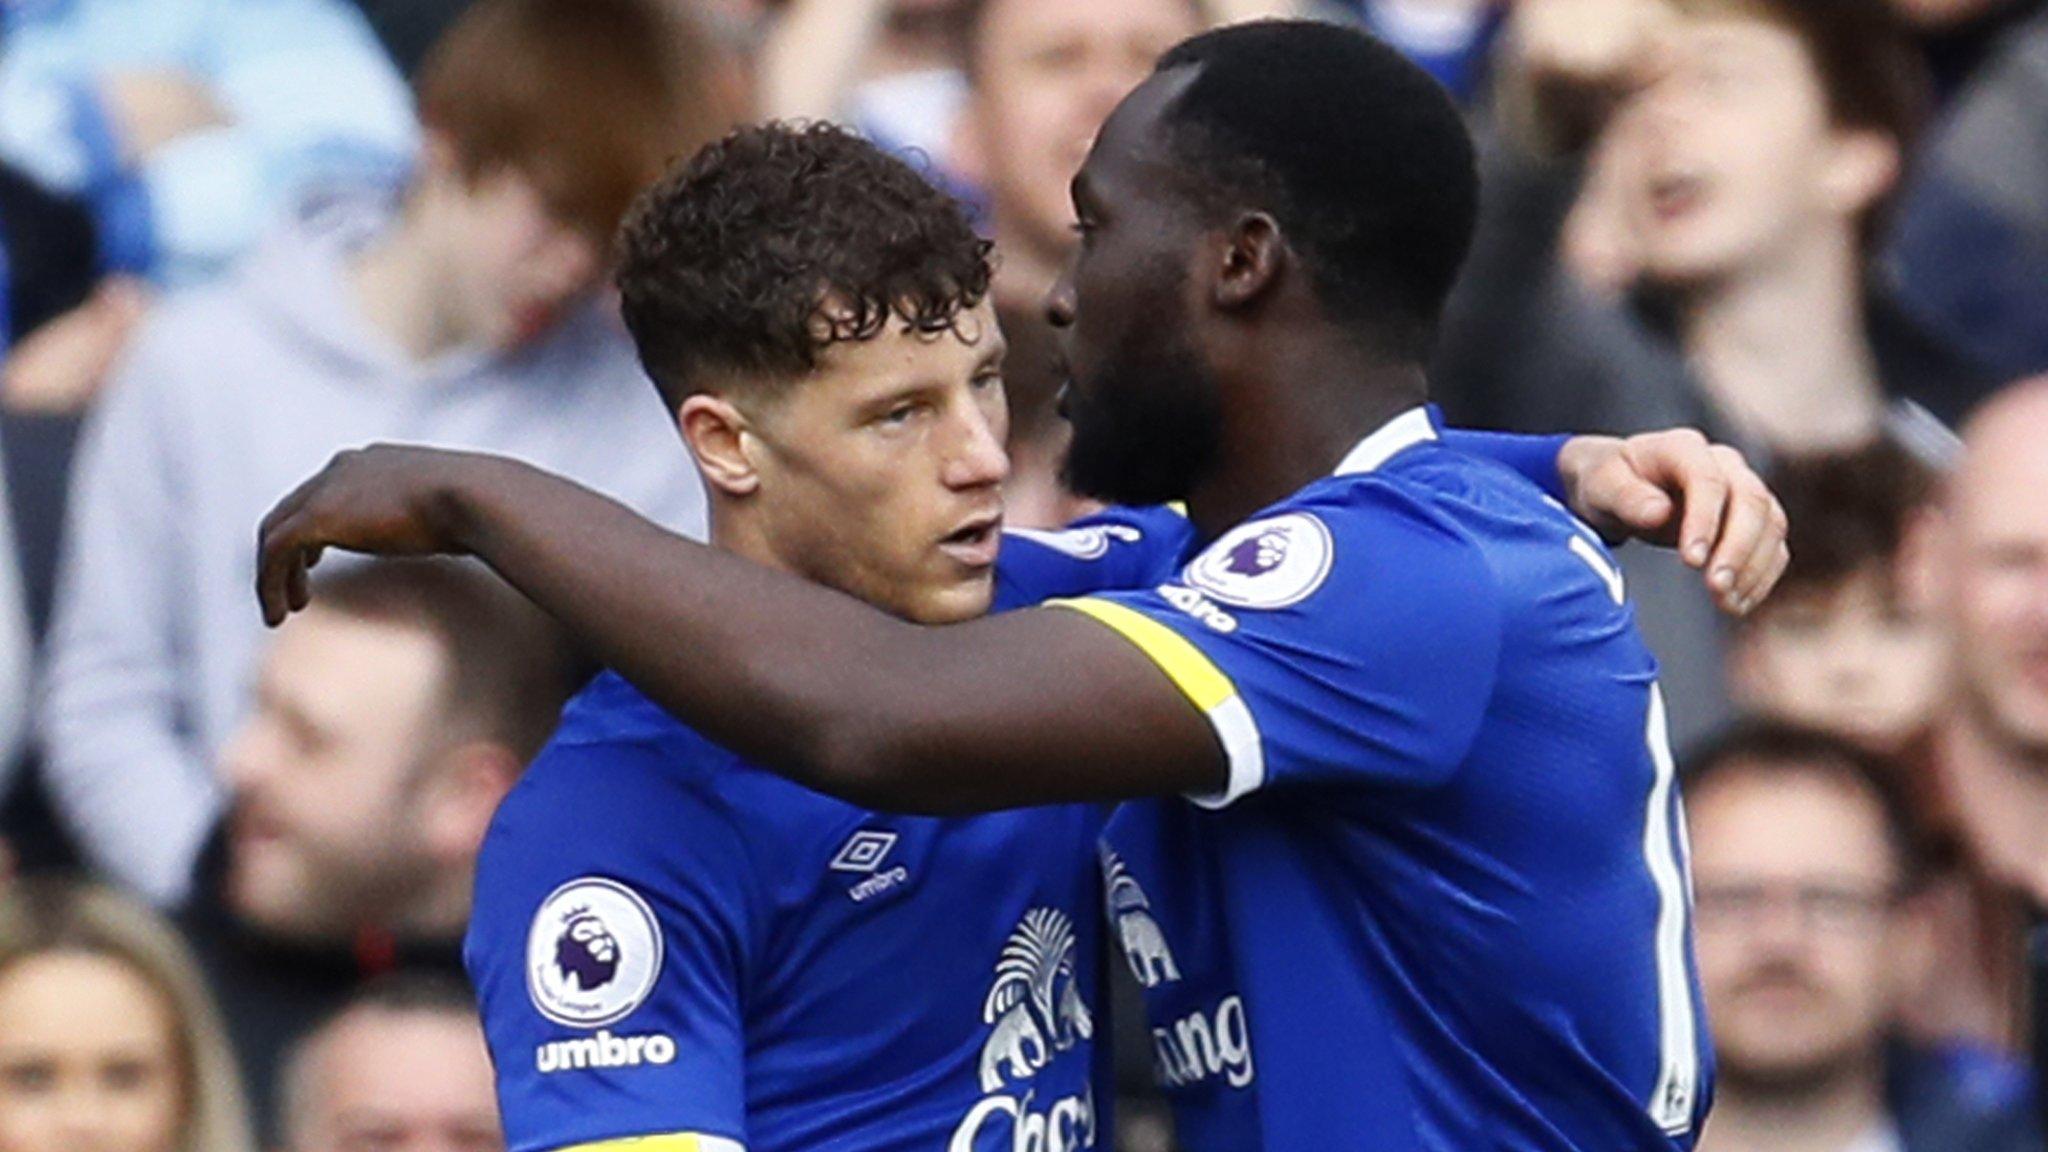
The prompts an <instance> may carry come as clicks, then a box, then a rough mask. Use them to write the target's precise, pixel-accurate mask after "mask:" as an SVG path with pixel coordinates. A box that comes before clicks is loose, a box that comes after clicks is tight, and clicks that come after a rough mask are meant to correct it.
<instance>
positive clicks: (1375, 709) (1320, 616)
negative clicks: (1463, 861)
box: [1060, 481, 1501, 807]
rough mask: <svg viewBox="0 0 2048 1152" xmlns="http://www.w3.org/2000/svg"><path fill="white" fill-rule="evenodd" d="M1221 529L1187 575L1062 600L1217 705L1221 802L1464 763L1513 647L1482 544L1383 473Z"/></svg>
mask: <svg viewBox="0 0 2048 1152" xmlns="http://www.w3.org/2000/svg"><path fill="white" fill-rule="evenodd" d="M1342 491H1343V492H1344V496H1343V498H1342V499H1341V500H1331V501H1316V502H1307V503H1302V504H1298V505H1295V506H1293V507H1290V508H1283V509H1282V510H1280V511H1277V512H1276V513H1274V514H1271V515H1268V516H1264V517H1261V518H1260V519H1257V520H1253V521H1249V522H1247V523H1245V524H1241V525H1239V526H1238V527H1237V528H1235V529H1233V530H1231V531H1229V532H1227V533H1225V534H1224V535H1223V536H1222V537H1220V538H1219V539H1218V540H1217V541H1216V542H1215V543H1214V544H1212V545H1211V546H1210V547H1209V548H1207V549H1205V550H1204V551H1203V552H1202V553H1201V554H1200V555H1198V556H1197V557H1195V559H1194V560H1193V561H1192V562H1190V563H1189V564H1188V565H1187V567H1186V568H1185V569H1184V570H1183V571H1182V572H1181V573H1180V575H1179V576H1178V578H1177V579H1175V580H1173V581H1171V582H1168V583H1165V584H1162V585H1159V586H1157V587H1154V588H1151V589H1147V590H1143V591H1133V592H1115V593H1103V594H1099V595H1096V596H1090V597H1086V598H1082V599H1078V600H1066V601H1061V602H1060V605H1061V606H1062V607H1068V608H1072V609H1075V610H1077V611H1081V612H1084V613H1086V614H1087V615H1090V616H1092V617H1094V618H1095V619H1097V620H1099V621H1101V622H1102V623H1103V624H1105V625H1107V626H1109V627H1110V628H1112V629H1114V630H1115V631H1117V632H1118V633H1120V634H1121V635H1123V636H1124V637H1125V638H1126V639H1128V640H1129V641H1131V642H1132V643H1133V644H1135V645H1136V646H1137V647H1138V648H1139V649H1141V650H1142V651H1143V652H1144V653H1145V654H1146V655H1147V656H1148V657H1149V658H1151V659H1152V661H1153V662H1154V663H1156V664H1158V665H1159V666H1160V668H1161V669H1162V670H1163V671H1165V672H1166V673H1167V675H1168V676H1170V677H1171V678H1172V679H1173V681H1174V682H1175V684H1177V685H1178V686H1179V687H1180V688H1181V690H1182V691H1183V692H1184V693H1186V694H1187V696H1188V698H1189V699H1190V700H1191V701H1192V702H1193V703H1194V704H1195V706H1196V707H1198V708H1200V709H1201V710H1202V711H1203V713H1204V714H1205V715H1206V716H1207V717H1208V718H1209V722H1210V723H1211V725H1212V726H1213V727H1214V728H1215V730H1216V735H1217V738H1218V740H1219V741H1220V742H1221V744H1222V745H1223V748H1224V750H1225V752H1226V754H1227V756H1228V758H1229V764H1230V777H1229V783H1228V785H1227V786H1226V788H1225V790H1224V791H1223V792H1221V793H1219V794H1216V795H1211V796H1196V797H1191V798H1190V799H1193V800H1194V801H1195V802H1196V803H1199V804H1203V805H1205V806H1210V807H1221V806H1224V805H1226V804H1229V803H1231V802H1233V801H1235V800H1237V799H1239V798H1240V797H1243V796H1245V795H1247V794H1249V793H1251V792H1255V791H1259V790H1261V789H1273V788H1284V787H1289V786H1298V785H1336V786H1345V785H1356V786H1430V785H1434V784H1437V783H1441V782H1442V781H1443V780H1445V779H1447V778H1448V777H1449V776H1450V774H1451V773H1453V772H1454V771H1455V770H1456V768H1457V766H1458V765H1459V764H1460V763H1462V762H1463V760H1464V758H1465V756H1466V753H1467V752H1468V750H1469V748H1470V745H1471V743H1472V740H1473V738H1474V736H1475V734H1476V733H1477V731H1478V728H1479V724H1480V721H1481V719H1482V718H1483V716H1484V715H1485V712H1486V707H1487V701H1488V699H1489V697H1490V695H1491V692H1492V686H1493V680H1494V671H1495V666H1496V663H1497V661H1498V657H1499V652H1500V646H1501V638H1500V631H1501V610H1500V604H1499V599H1498V592H1497V583H1496V581H1495V580H1494V578H1493V576H1492V573H1491V571H1490V569H1489V567H1488V565H1487V562H1486V557H1485V555H1484V554H1483V553H1482V552H1481V551H1480V549H1479V547H1478V546H1477V545H1476V544H1475V543H1473V542H1472V541H1471V540H1470V539H1469V538H1467V537H1466V536H1465V535H1464V534H1463V533H1462V532H1461V531H1460V530H1459V529H1458V527H1457V526H1456V525H1455V524H1454V523H1452V522H1450V521H1449V520H1447V519H1446V518H1445V517H1443V516H1441V515H1439V514H1437V513H1434V512H1433V511H1432V510H1431V509H1430V508H1429V507H1427V506H1426V503H1425V502H1424V501H1423V500H1420V499H1417V498H1415V497H1413V496H1410V495H1408V494H1406V493H1401V492H1395V491H1391V490H1389V489H1388V488H1387V487H1386V486H1383V485H1380V484H1378V483H1377V482H1374V481H1365V482H1359V483H1355V484H1352V485H1348V486H1346V487H1345V488H1344V489H1342Z"/></svg>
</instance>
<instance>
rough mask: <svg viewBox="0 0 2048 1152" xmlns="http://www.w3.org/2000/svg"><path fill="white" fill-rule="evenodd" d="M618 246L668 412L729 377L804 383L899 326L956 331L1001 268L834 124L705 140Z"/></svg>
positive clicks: (930, 197) (889, 160) (630, 304)
mask: <svg viewBox="0 0 2048 1152" xmlns="http://www.w3.org/2000/svg"><path fill="white" fill-rule="evenodd" d="M621 248H622V252H621V257H620V262H619V273H618V284H619V291H620V294H621V296H622V298H623V302H624V309H625V316H626V326H627V327H628V328H629V329H631V330H632V333H633V341H634V344H635V345H636V346H637V347H638V348H639V352H640V363H641V365H642V366H643V367H645V368H646V369H647V374H648V375H649V376H650V377H652V378H653V380H654V383H655V387H657V388H658V389H660V391H661V395H662V399H663V400H664V401H666V402H667V403H668V405H669V407H670V408H671V409H673V408H675V407H676V406H677V405H679V404H681V403H682V401H683V399H684V398H685V397H687V396H689V395H691V394H692V393H695V392H701V391H703V390H704V389H705V388H706V387H708V386H709V384H710V383H711V382H712V381H713V380H714V379H717V378H721V377H723V378H731V377H741V378H763V377H766V378H770V379H776V380H785V381H786V380H790V379H794V378H797V377H800V376H802V375H803V374H805V373H807V372H809V371H810V370H812V369H813V368H815V367H816V366H817V362H818V355H819V354H820V353H821V352H822V351H823V350H824V349H825V348H827V347H829V346H830V345H832V344H835V343H838V342H839V341H842V340H866V339H868V338H870V337H872V336H874V335H875V334H876V333H878V332H880V331H881V330H882V328H883V326H884V325H885V324H887V323H888V322H889V321H890V320H891V318H896V319H900V320H902V321H903V322H904V323H905V324H906V325H908V326H909V327H910V328H913V329H916V330H918V331H925V332H937V331H942V330H944V329H947V328H950V327H951V326H952V325H953V324H954V323H955V321H957V320H958V318H959V316H960V314H961V313H962V312H964V311H967V310H969V309H972V308H974V307H976V306H978V305H979V304H980V303H981V301H982V299H983V298H984V297H986V296H987V295H988V289H989V278H990V273H991V269H990V265H989V249H990V245H989V242H988V241H986V240H984V239H982V238H981V237H980V236H979V235H977V234H976V233H975V231H974V228H973V226H972V225H971V224H969V223H968V220H967V214H966V211H965V209H963V208H962V206H961V205H960V204H959V202H958V201H956V200H954V199H953V198H952V197H950V196H947V195H946V194H945V193H944V192H941V191H940V190H939V189H937V188H936V187H934V186H933V185H932V184H930V183H929V182H927V181H926V180H925V179H924V177H923V176H921V175H919V174H918V172H917V171H916V170H915V169H913V168H912V167H911V166H910V165H909V164H907V163H905V162H904V161H902V160H901V159H898V158H897V157H895V156H892V155H890V154H888V153H887V152H884V151H882V150H881V149H880V148H878V147H876V146H875V145H874V144H872V143H869V142H868V141H867V140H864V139H862V138H861V137H860V136H858V135H856V134H854V133H853V132H852V131H850V130H848V129H846V128H842V127H840V126H838V125H835V124H825V123H819V124H808V125H806V124H790V123H769V124H760V125H752V126H748V127H744V128H740V129H738V130H737V131H734V132H732V133H731V134H729V135H727V136H726V137H725V138H724V139H722V140H719V141H717V142H715V143H712V144H710V145H707V146H706V147H705V148H704V149H703V150H701V151H699V152H698V153H697V154H696V155H695V156H693V157H691V158H690V159H689V160H688V161H687V162H686V163H683V164H681V165H679V166H677V167H676V168H674V169H671V170H670V172H669V173H668V174H667V175H666V176H664V177H663V178H662V180H661V181H660V182H659V183H658V184H656V185H655V186H654V187H653V188H651V189H649V190H648V191H647V192H646V193H645V194H644V195H642V196H641V198H640V200H639V202H638V203H637V204H636V205H635V206H634V208H633V211H632V212H631V214H630V215H629V216H628V218H627V221H626V226H625V230H624V232H623V234H622V237H621ZM828 306H829V308H830V309H832V310H831V311H828ZM840 308H844V309H845V311H844V312H840V311H837V309H840Z"/></svg>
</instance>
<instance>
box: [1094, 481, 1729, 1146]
mask: <svg viewBox="0 0 2048 1152" xmlns="http://www.w3.org/2000/svg"><path fill="white" fill-rule="evenodd" d="M1184 559H1185V560H1186V563H1185V565H1184V566H1182V567H1180V570H1179V575H1178V576H1177V577H1173V578H1170V579H1168V580H1166V581H1165V583H1164V586H1162V587H1148V588H1144V589H1142V590H1137V591H1124V592H1112V593H1105V594H1103V595H1102V596H1100V597H1099V599H1101V600H1104V601H1107V602H1109V603H1111V604H1114V605H1120V606H1122V607H1123V608H1125V609H1128V610H1131V611H1135V612H1138V613H1140V614H1142V615H1143V616H1145V617H1146V618H1148V619H1149V620H1151V621H1153V622H1155V623H1156V624H1158V625H1161V626H1163V627H1165V628H1166V629H1169V630H1170V631H1171V632H1172V633H1173V634H1174V635H1177V636H1178V637H1180V638H1181V639H1182V640H1184V641H1186V642H1187V643H1188V644H1189V645H1192V646H1193V648H1194V649H1196V650H1197V651H1198V652H1200V653H1201V654H1202V655H1203V656H1204V657H1206V659H1207V661H1208V662H1209V663H1210V665H1211V666H1212V667H1213V668H1214V669H1216V670H1218V671H1219V672H1220V673H1221V674H1222V675H1223V676H1224V677H1225V678H1226V680H1227V682H1228V685H1229V687H1230V690H1231V691H1232V692H1233V693H1234V696H1235V700H1236V701H1237V702H1238V703H1239V704H1241V706H1242V709H1243V713H1244V714H1245V715H1247V716H1249V718H1250V721H1251V722H1252V724H1253V725H1254V726H1255V737H1256V740H1255V743H1256V747H1257V749H1258V751H1259V753H1260V758H1261V760H1262V771H1261V773H1260V774H1259V775H1258V776H1257V778H1256V779H1255V780H1252V781H1250V782H1249V783H1244V782H1242V781H1241V782H1240V783H1241V787H1240V788H1239V792H1240V794H1239V795H1238V796H1237V798H1236V799H1235V800H1234V801H1232V802H1230V803H1229V804H1228V806H1226V807H1222V808H1221V809H1215V808H1212V807H1210V806H1208V804H1210V803H1214V799H1213V798H1207V799H1206V800H1205V801H1204V802H1201V803H1198V802H1191V801H1188V800H1152V801H1145V802H1139V803H1132V804H1126V805H1123V806H1122V807H1120V808H1119V809H1118V811H1117V813H1116V814H1115V816H1114V817H1112V819H1111V821H1110V823H1109V826H1108V828H1107V830H1106V833H1105V837H1104V842H1105V845H1106V853H1107V858H1108V867H1109V876H1108V881H1107V883H1108V892H1109V895H1108V900H1109V910H1110V914H1111V917H1112V920H1113V922H1114V929H1113V931H1112V934H1111V935H1112V938H1113V939H1116V940H1117V941H1118V942H1119V943H1121V944H1122V946H1123V948H1124V951H1125V955H1126V959H1127V961H1128V962H1129V964H1130V966H1131V968H1132V971H1133V973H1134V975H1136V976H1137V978H1138V981H1139V983H1140V984H1141V985H1143V986H1145V998H1146V1005H1147V1016H1148V1018H1149V1022H1150V1024H1151V1027H1152V1035H1153V1037H1154V1043H1155V1058H1156V1063H1157V1066H1158V1068H1159V1071H1160V1075H1161V1078H1162V1080H1163V1082H1164V1083H1165V1084H1166V1086H1167V1090H1168V1094H1169V1097H1170V1098H1171V1100H1172V1102H1173V1104H1174V1107H1175V1109H1176V1113H1177V1116H1178V1119H1179V1121H1180V1123H1179V1125H1178V1128H1179V1133H1180V1138H1181V1140H1182V1142H1183V1144H1184V1146H1185V1147H1186V1148H1187V1149H1189V1152H1223V1150H1226V1149H1227V1150H1230V1152H1260V1150H1266V1152H1279V1150H1282V1149H1298V1148H1316V1149H1319V1150H1337V1152H1345V1150H1360V1152H1363V1150H1368V1149H1369V1150H1374V1152H1452V1150H1467V1149H1473V1148H1495V1147H1501V1148H1516V1149H1534V1150H1543V1149H1556V1150H1559V1152H1563V1150H1566V1149H1573V1150H1577V1149H1590V1148H1629V1149H1685V1148H1690V1147H1692V1146H1693V1142H1694V1138H1695V1133H1696V1132H1697V1130H1698V1126H1699V1124H1700V1122H1701V1120H1702V1119H1703V1117H1704V1115H1705V1113H1706V1109H1707V1105H1708V1101H1709V1099H1710V1096H1711V1078H1712V1067H1711V1054H1710V1053H1711V1049H1710V1046H1709V1044H1708V1043H1707V1038H1706V1029H1705V1021H1704V1018H1703V1015H1702V1014H1701V1012H1700V1009H1699V1003H1700V998H1699V992H1698V984H1697V978H1696V972H1695V968H1694V965H1693V962H1692V957H1691V950H1690V946H1689V940H1690V937H1689V933H1687V932H1686V930H1685V922H1686V917H1687V916H1688V914H1689V908H1688V904H1687V895H1686V890H1685V885H1684V883H1683V879H1682V878H1683V876H1684V874H1685V862H1684V855H1683V844H1682V838H1681V837H1680V836H1679V835H1678V832H1677V828H1678V823H1679V807H1678V802H1677V797H1676V794H1675V790H1674V789H1673V787H1672V784H1671V775H1672V772H1671V765H1670V760H1669V753H1668V748H1667V747H1664V746H1662V745H1663V741H1662V735H1663V734H1662V732H1661V725H1660V724H1659V723H1658V721H1659V719H1660V718H1661V704H1660V703H1659V702H1657V700H1656V695H1655V676H1656V668H1655V663H1654V661H1653V660H1652V658H1651V656H1650V654H1649V652H1648V651H1647V650H1646V649H1645V648H1644V646H1643V644H1642V642H1641V640H1640V639H1639V637H1638V636H1637V634H1636V630H1635V625H1634V621H1633V616H1632V612H1631V610H1630V609H1629V608H1628V606H1627V605H1626V603H1625V602H1624V601H1623V599H1622V596H1621V590H1620V588H1619V581H1620V577H1619V576H1618V574H1616V572H1615V571H1614V568H1613V562H1612V560H1611V558H1610V557H1608V555H1607V553H1606V550H1605V549H1604V547H1603V546H1602V545H1601V544H1600V543H1599V542H1598V541H1597V539H1595V538H1594V537H1593V536H1592V535H1591V533H1590V532H1589V531H1587V530H1586V529H1585V528H1584V526H1583V525H1579V524H1577V523H1576V522H1575V521H1573V520H1571V519H1570V518H1569V517H1568V516H1567V515H1565V514H1563V513H1562V511H1561V510H1560V509H1559V508H1558V507H1557V506H1556V504H1555V503H1554V502H1552V501H1549V500H1546V499H1545V498H1544V497H1543V495H1542V494H1541V493H1539V492H1538V491H1536V490H1535V489H1533V488H1532V487H1530V486H1529V485H1528V484H1526V483H1525V482H1523V481H1522V480H1520V479H1518V478H1516V477H1515V476H1513V475H1511V474H1509V473H1508V472H1507V471H1506V470H1505V469H1502V468H1499V467H1497V466H1496V465H1494V464H1491V463H1488V462H1484V461H1479V460H1474V459H1472V458H1470V457H1468V456H1465V455H1463V454H1461V453H1459V452H1457V451H1454V450H1451V449H1450V448H1448V447H1447V446H1444V445H1442V444H1432V443H1428V442H1424V443H1420V444H1417V445H1414V446H1411V447H1407V448H1405V449H1404V450H1401V451H1399V452H1398V453H1397V454H1395V455H1393V456H1392V457H1391V459H1389V460H1387V461H1386V462H1385V463H1383V464H1381V465H1379V466H1378V467H1377V468H1376V469H1374V470H1371V471H1368V472H1362V473H1357V474H1350V475H1339V476H1335V477H1331V478H1329V479H1325V480H1321V481H1318V482H1316V483H1314V484H1311V485H1309V486H1308V487H1307V488H1305V489H1303V490H1302V491H1301V492H1299V493H1297V494H1296V495H1295V496H1293V497H1291V498H1289V499H1287V500H1284V501H1282V502H1280V503H1279V504H1277V505H1275V506H1273V507H1272V508H1270V509H1268V510H1267V511H1266V512H1264V513H1262V514H1260V515H1259V516H1257V517H1254V518H1253V520H1252V521H1250V522H1248V523H1247V524H1245V525H1241V526H1240V527H1238V528H1236V529H1233V530H1232V531H1231V532H1230V533H1227V534H1225V535H1224V536H1223V537H1222V538H1221V539H1219V540H1218V541H1217V542H1216V543H1214V544H1212V545H1210V546H1209V547H1208V548H1206V549H1203V550H1201V551H1199V552H1196V553H1195V554H1194V555H1193V556H1191V557H1187V558H1184ZM1211 714H1212V717H1213V716H1215V715H1216V711H1214V710H1212V713H1211ZM1216 723H1217V726H1218V731H1219V735H1222V736H1223V738H1224V741H1225V744H1226V747H1228V746H1229V738H1228V735H1227V733H1226V732H1225V723H1224V722H1223V721H1220V720H1218V721H1216Z"/></svg>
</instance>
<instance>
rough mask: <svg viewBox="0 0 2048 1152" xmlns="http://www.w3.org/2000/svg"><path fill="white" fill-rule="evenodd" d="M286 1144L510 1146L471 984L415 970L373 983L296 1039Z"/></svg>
mask: <svg viewBox="0 0 2048 1152" xmlns="http://www.w3.org/2000/svg"><path fill="white" fill-rule="evenodd" d="M281 1079H282V1082H283V1086H284V1088H283V1091H284V1103H283V1137H282V1139H281V1141H280V1144H279V1147H280V1152H365V1150H368V1149H380V1150H381V1149H402V1150H403V1152H503V1149H504V1147H505V1138H504V1136H503V1134H502V1133H501V1132H500V1130H499V1125H498V1108H497V1100H496V1098H495V1097H494V1096H493V1095H492V1092H491V1062H490V1056H489V1054H488V1053H487V1052H486V1051H485V1050H484V1035H483V1027H482V1025H481V1024H480V1023H478V1021H477V1016H476V1008H475V1006H474V1004H473V1003H472V1002H471V1000H470V995H469V989H468V988H467V987H465V986H464V985H463V984H462V983H461V982H459V981H455V980H448V979H437V978H435V977H432V976H427V975H420V974H409V975H398V976H390V977H386V978H385V979H383V980H380V981H378V982H376V983H374V984H371V985H368V986H366V987H365V988H364V989H363V990H362V992H360V993H358V994H357V995H356V996H354V997H353V998H351V999H350V1000H349V1002H348V1003H347V1004H346V1005H344V1006H343V1007H342V1008H341V1009H340V1010H339V1011H337V1012H336V1013H335V1014H334V1015H332V1016H331V1017H329V1018H328V1019H327V1020H326V1021H324V1022H323V1023H321V1024H320V1025H319V1027H317V1028H315V1029H314V1030H313V1031H312V1032H311V1033H310V1034H309V1035H308V1036H307V1037H306V1038H305V1039H304V1040H302V1041H300V1042H299V1043H298V1044H297V1045H296V1046H294V1048H293V1050H292V1052H291V1054H290V1055H289V1056H288V1057H287V1058H286V1060H285V1063H284V1068H283V1072H282V1074H281Z"/></svg>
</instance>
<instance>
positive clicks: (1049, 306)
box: [1045, 260, 1074, 328]
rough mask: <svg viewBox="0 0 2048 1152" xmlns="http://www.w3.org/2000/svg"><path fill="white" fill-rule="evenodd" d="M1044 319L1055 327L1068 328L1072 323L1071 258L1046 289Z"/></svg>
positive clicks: (1072, 277)
mask: <svg viewBox="0 0 2048 1152" xmlns="http://www.w3.org/2000/svg"><path fill="white" fill-rule="evenodd" d="M1045 320H1046V323H1048V324H1051V325H1052V326H1053V327H1055V328H1070V327H1072V326H1073V324H1074V265H1073V262H1072V261H1071V260H1070V261H1068V262H1067V266H1066V267H1065V268H1063V269H1061V270H1060V278H1059V279H1057V280H1055V281H1053V282H1052V287H1051V288H1049V289H1047V290H1046V293H1045Z"/></svg>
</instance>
